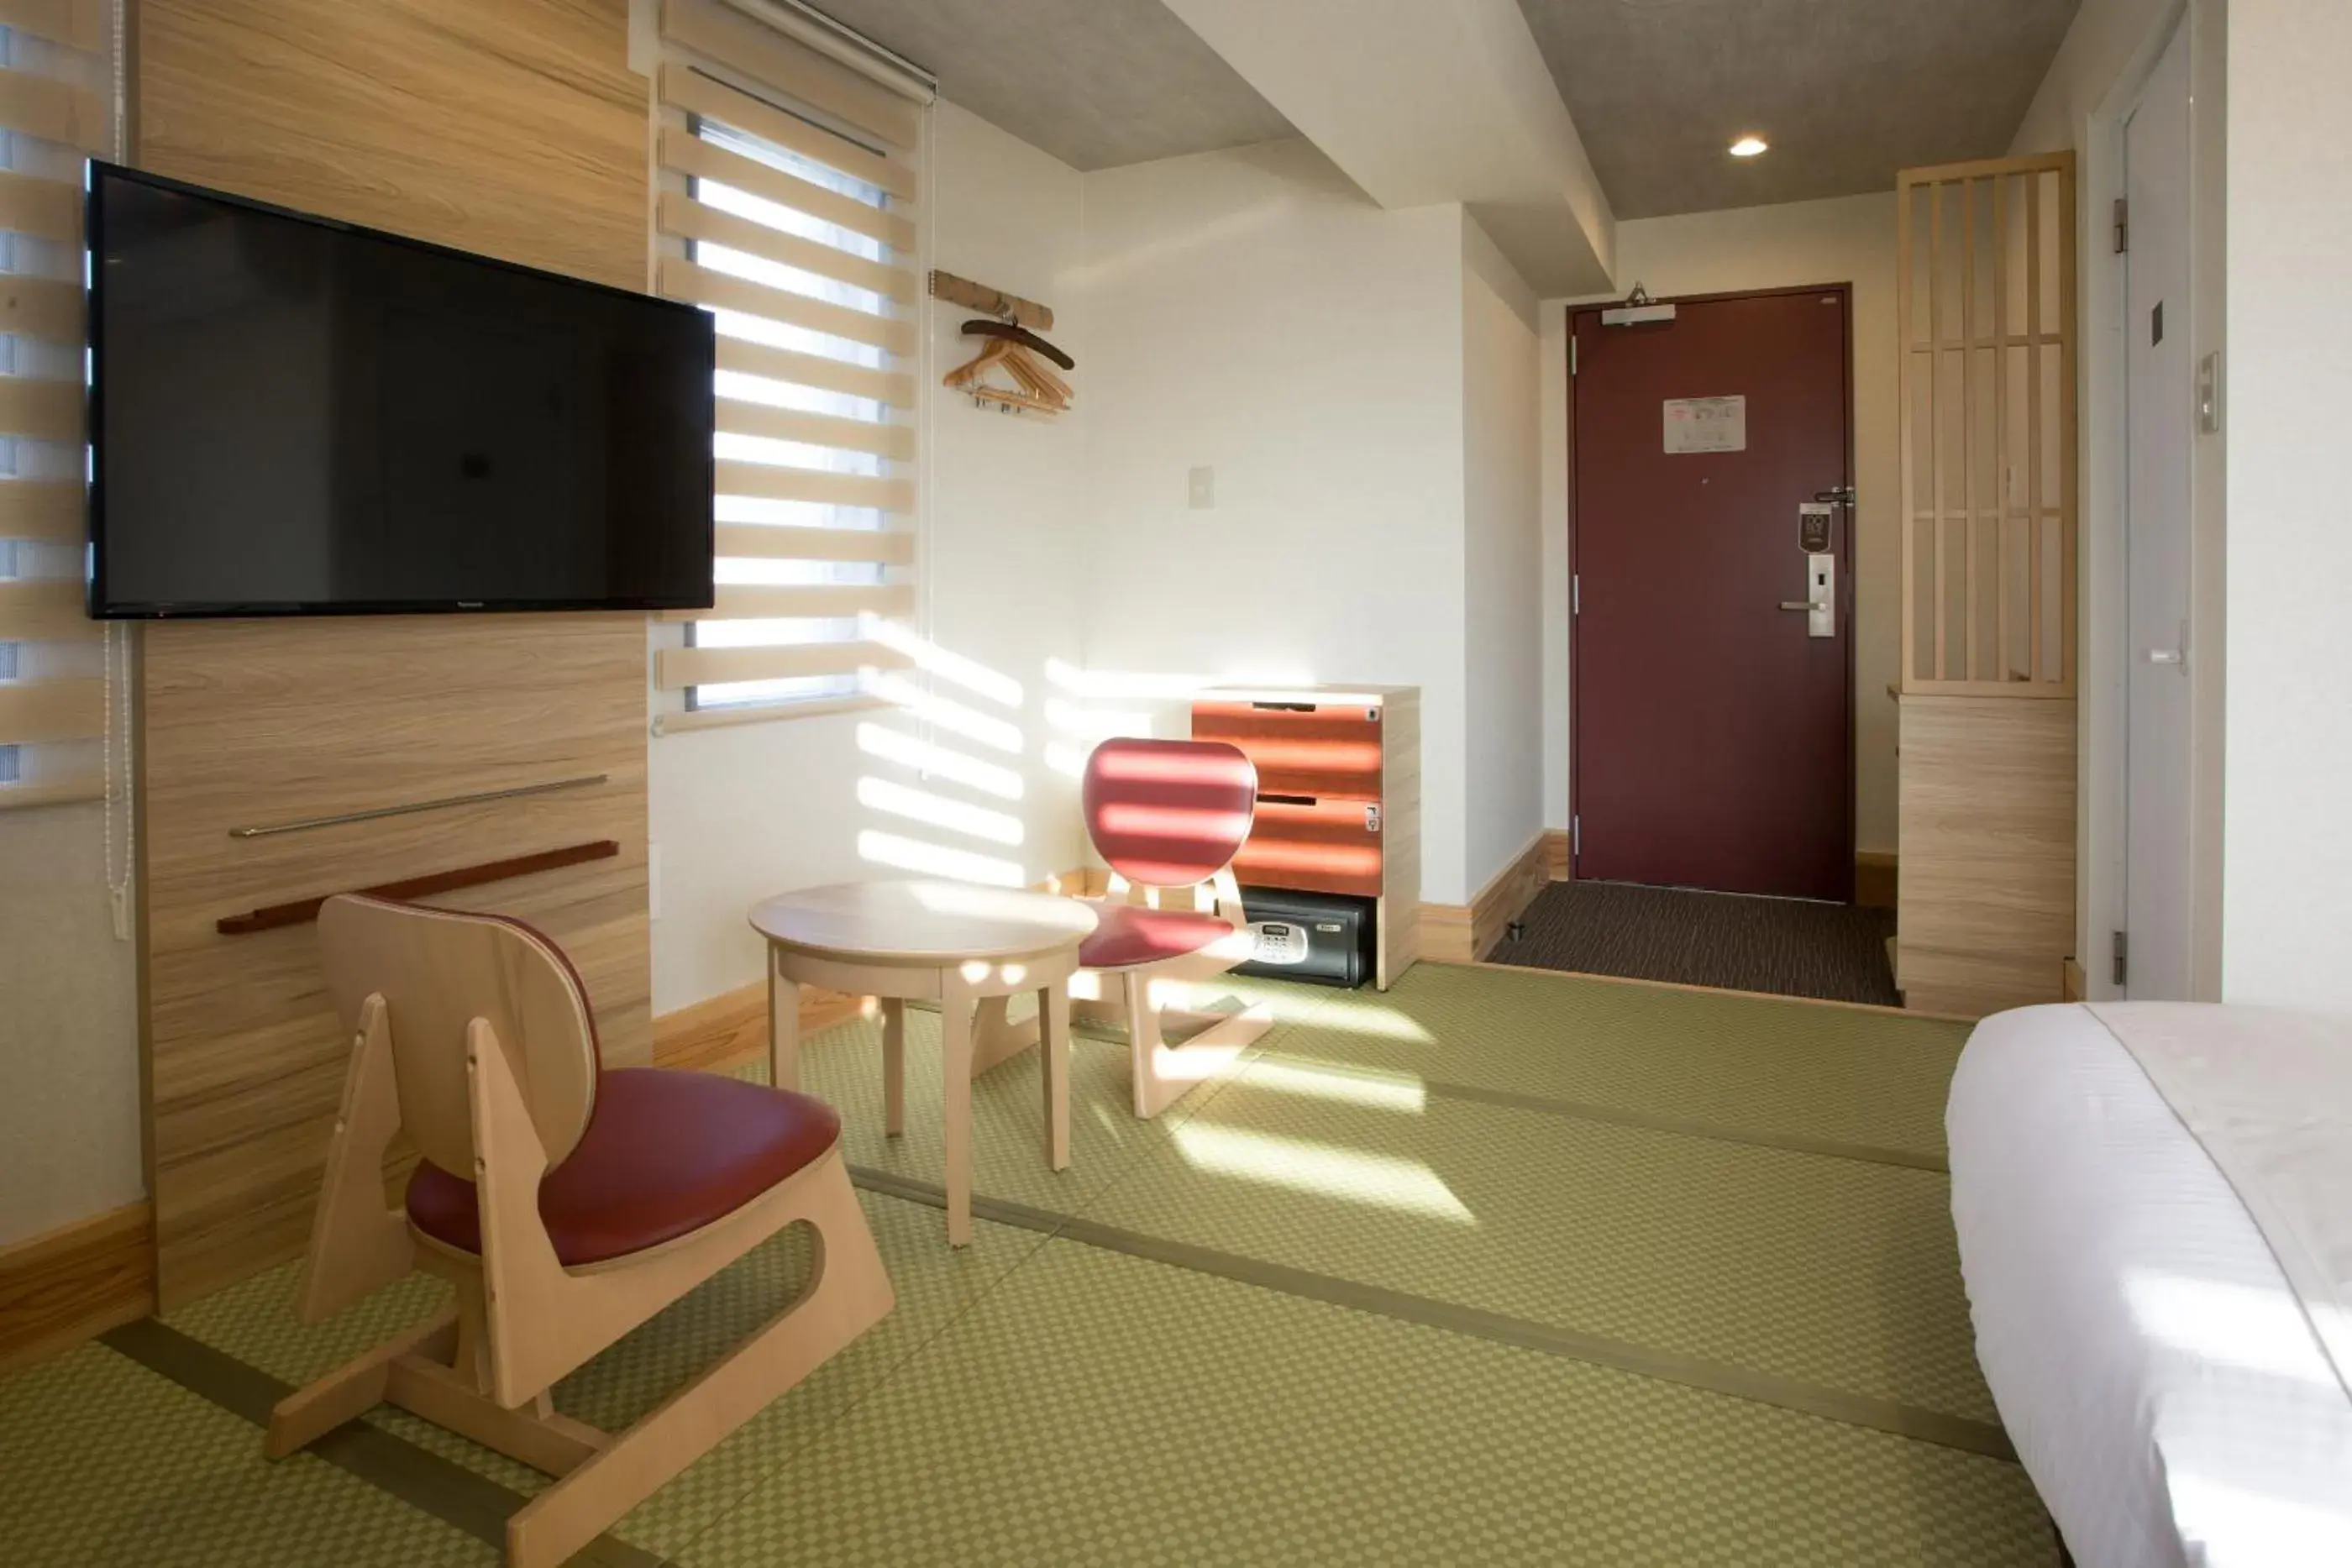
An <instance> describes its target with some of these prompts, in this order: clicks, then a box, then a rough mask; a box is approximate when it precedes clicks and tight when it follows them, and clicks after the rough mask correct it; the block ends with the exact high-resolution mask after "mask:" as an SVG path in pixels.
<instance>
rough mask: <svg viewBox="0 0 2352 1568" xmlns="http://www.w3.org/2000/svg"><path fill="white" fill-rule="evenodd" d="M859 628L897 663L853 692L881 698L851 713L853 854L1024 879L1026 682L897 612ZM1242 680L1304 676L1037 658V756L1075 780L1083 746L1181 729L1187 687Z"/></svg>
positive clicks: (954, 874) (900, 865)
mask: <svg viewBox="0 0 2352 1568" xmlns="http://www.w3.org/2000/svg"><path fill="white" fill-rule="evenodd" d="M861 632H862V633H863V634H864V635H865V636H866V638H867V639H869V640H871V641H872V642H875V643H879V644H881V645H882V646H884V647H887V648H889V649H891V650H892V651H893V652H895V653H899V654H901V655H903V656H904V657H905V659H906V661H907V664H906V666H905V667H904V668H903V669H893V670H876V669H869V670H866V671H865V672H863V673H862V674H861V675H860V688H861V690H863V691H864V692H866V694H867V695H872V696H875V697H877V698H879V699H881V700H882V701H883V702H884V703H886V704H887V705H888V706H887V709H886V710H882V711H879V712H877V715H876V716H874V717H872V718H868V719H860V720H859V721H858V724H857V731H856V737H857V749H858V752H859V754H860V756H861V758H862V759H863V766H862V767H861V768H860V771H859V774H858V778H857V783H856V795H857V803H858V805H859V807H860V808H861V810H863V811H864V812H865V813H866V814H868V815H869V816H870V817H871V818H872V823H873V825H871V826H861V827H860V828H859V830H858V833H857V858H858V859H859V860H860V861H862V862H866V863H867V864H869V865H872V866H875V867H877V868H887V870H890V871H901V872H912V873H918V874H920V875H924V876H938V877H946V878H950V879H952V880H955V881H959V882H971V883H986V884H990V885H994V886H1001V887H1019V886H1022V885H1024V883H1026V882H1027V881H1028V880H1029V877H1028V875H1027V873H1026V872H1024V867H1023V863H1022V861H1021V859H1020V858H1019V856H1020V852H1021V850H1022V848H1023V846H1024V842H1025V840H1026V837H1027V828H1026V826H1025V825H1024V822H1023V821H1022V818H1021V815H1020V805H1021V802H1022V800H1023V798H1024V795H1025V794H1026V793H1027V788H1028V786H1027V782H1026V780H1025V779H1024V778H1023V775H1022V771H1021V758H1022V754H1023V752H1024V750H1025V749H1026V747H1027V744H1028V737H1027V734H1026V730H1025V726H1024V716H1025V714H1026V712H1027V708H1028V703H1029V695H1030V693H1029V690H1028V688H1027V687H1026V686H1024V684H1023V683H1022V682H1021V681H1019V680H1017V679H1015V678H1014V677H1013V676H1011V675H1008V674H1004V673H1003V671H1000V670H995V669H992V668H990V667H989V666H988V665H986V664H982V663H980V662H979V661H977V660H975V659H971V658H968V657H966V656H965V655H963V654H961V653H957V652H955V651H954V650H952V649H950V648H945V647H942V646H940V644H939V643H935V642H932V641H930V640H929V639H927V638H924V637H921V636H919V635H918V634H917V633H915V632H912V631H910V630H908V628H906V627H904V626H901V625H899V624H898V623H896V622H887V621H882V620H880V619H878V618H872V619H869V620H868V621H867V622H866V625H864V626H863V627H862V628H861ZM1243 680H1246V681H1247V682H1249V683H1250V684H1252V685H1265V684H1274V685H1297V686H1306V685H1313V684H1314V682H1313V677H1312V676H1311V674H1305V673H1301V672H1295V671H1294V672H1284V673H1282V674H1277V675H1275V676H1272V677H1268V676H1266V675H1265V674H1250V675H1246V676H1241V675H1204V674H1156V673H1141V672H1132V671H1098V670H1084V669H1080V668H1078V667H1077V666H1076V665H1074V664H1068V663H1066V662H1065V661H1063V660H1060V659H1048V660H1047V661H1045V686H1046V695H1045V697H1044V698H1043V701H1042V703H1041V704H1040V710H1039V711H1040V713H1041V715H1042V716H1043V718H1044V720H1045V736H1044V741H1043V760H1044V761H1045V766H1046V767H1047V768H1051V769H1052V770H1053V771H1055V772H1056V773H1059V774H1061V775H1063V776H1064V777H1066V778H1068V779H1077V778H1078V777H1079V776H1080V775H1081V774H1083V773H1084V772H1085V770H1086V763H1087V756H1088V754H1090V753H1091V752H1092V751H1093V750H1094V748H1095V747H1096V746H1097V744H1099V743H1100V742H1102V741H1104V740H1107V739H1108V738H1110V737H1113V736H1146V737H1149V736H1162V737H1182V736H1184V735H1187V734H1189V733H1190V730H1191V719H1190V711H1189V705H1190V703H1191V700H1192V696H1193V695H1194V694H1196V693H1198V692H1201V691H1204V690H1207V689H1209V688H1212V687H1214V686H1219V685H1233V684H1234V683H1235V682H1236V681H1243ZM1056 869H1066V868H1056Z"/></svg>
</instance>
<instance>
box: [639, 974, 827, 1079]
mask: <svg viewBox="0 0 2352 1568" xmlns="http://www.w3.org/2000/svg"><path fill="white" fill-rule="evenodd" d="M864 1005H865V1004H864V999H863V998H858V997H845V996H843V995H841V994H840V993H839V992H837V991H822V990H819V989H817V988H815V987H814V986H803V987H802V988H801V1033H802V1035H803V1036H807V1035H811V1034H814V1033H815V1032H816V1031H817V1030H824V1029H831V1028H832V1027H833V1026H834V1025H835V1024H837V1023H844V1022H846V1021H847V1020H849V1019H854V1018H856V1016H857V1014H858V1010H859V1009H860V1008H862V1007H863V1006H864ZM767 1049H768V988H767V985H766V983H765V982H764V981H763V982H761V983H758V984H755V985H749V986H745V987H744V988H742V989H741V990H740V991H724V992H721V993H720V994H719V995H718V996H715V997H712V998H710V999H709V1001H702V1002H697V1003H695V1004H694V1005H693V1006H692V1007H690V1008H680V1009H677V1011H676V1012H674V1013H664V1014H663V1015H662V1016H661V1017H659V1018H657V1019H654V1065H655V1066H656V1067H692V1068H700V1069H704V1070H715V1069H718V1068H722V1067H732V1066H734V1065H735V1064H736V1063H737V1062H740V1061H751V1059H752V1058H753V1057H756V1056H758V1055H759V1054H760V1053H761V1051H766V1050H767Z"/></svg>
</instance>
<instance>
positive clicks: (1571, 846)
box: [1568, 817, 1584, 865]
mask: <svg viewBox="0 0 2352 1568" xmlns="http://www.w3.org/2000/svg"><path fill="white" fill-rule="evenodd" d="M1583 852H1584V819H1583V818H1582V817H1570V819H1569V820H1568V861H1569V864H1570V865H1574V864H1575V863H1576V857H1577V856H1579V855H1580V854H1582V853H1583Z"/></svg>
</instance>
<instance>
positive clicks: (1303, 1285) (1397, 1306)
mask: <svg viewBox="0 0 2352 1568" xmlns="http://www.w3.org/2000/svg"><path fill="white" fill-rule="evenodd" d="M849 1175H850V1179H851V1180H852V1181H854V1182H856V1184H857V1185H858V1186H862V1187H865V1188H866V1189H867V1190H868V1191H872V1192H878V1193H882V1194H884V1195H886V1196H887V1197H898V1198H905V1199H908V1200H910V1201H912V1202H916V1203H923V1204H929V1205H930V1206H931V1207H935V1208H943V1207H946V1205H947V1195H946V1193H945V1192H944V1191H942V1190H941V1189H940V1187H939V1186H936V1185H934V1184H932V1183H930V1182H927V1181H920V1180H918V1179H916V1178H913V1177H910V1176H899V1175H897V1174H895V1173H893V1172H889V1171H879V1170H875V1169H872V1168H870V1167H867V1166H850V1168H849ZM971 1212H972V1214H973V1216H974V1217H975V1218H981V1219H987V1220H992V1221H994V1222H995V1223H997V1224H999V1225H1013V1226H1018V1227H1020V1228H1023V1229H1024V1230H1032V1231H1036V1232H1039V1233H1041V1234H1044V1235H1047V1236H1056V1237H1060V1238H1062V1239H1066V1240H1070V1241H1077V1242H1083V1243H1084V1244H1086V1245H1087V1246H1089V1247H1099V1248H1102V1249H1105V1250H1107V1251H1112V1252H1122V1253H1125V1254H1127V1255H1128V1256H1129V1257H1133V1258H1142V1259H1146V1260H1150V1261H1151V1262H1155V1263H1166V1264H1169V1265H1171V1266H1172V1267H1175V1268H1179V1269H1190V1270H1194V1271H1195V1272H1198V1273H1203V1274H1213V1275H1215V1276H1217V1277H1218V1278H1220V1279H1224V1280H1233V1281H1238V1282H1239V1283H1242V1284H1245V1285H1256V1286H1259V1287H1261V1288H1263V1289H1265V1290H1269V1291H1282V1292H1283V1293H1285V1294H1286V1295H1292V1296H1302V1297H1305V1298H1307V1299H1308V1300H1310V1301H1324V1302H1328V1303H1329V1304H1330V1305H1333V1306H1339V1307H1348V1308H1351V1309H1353V1310H1355V1311H1357V1312H1374V1313H1378V1314H1379V1315H1380V1316H1382V1317H1388V1318H1395V1319H1398V1320H1400V1321H1402V1322H1412V1323H1419V1324H1422V1325H1423V1326H1424V1327H1428V1328H1438V1329H1445V1330H1449V1331H1451V1332H1453V1333H1464V1334H1470V1335H1474V1336H1475V1337H1477V1338H1480V1339H1487V1340H1493V1341H1496V1342H1497V1343H1503V1344H1513V1345H1517V1346H1519V1347H1521V1348H1522V1349H1526V1350H1538V1351H1542V1352H1544V1353H1546V1354H1550V1355H1559V1356H1564V1357H1567V1358H1568V1359H1570V1360H1573V1361H1582V1362H1590V1363H1591V1364H1594V1365H1598V1366H1606V1367H1611V1368H1613V1369H1614V1370H1616V1371H1619V1372H1630V1373H1633V1374H1636V1375H1640V1376H1643V1377H1654V1378H1657V1379H1659V1380H1661V1381H1663V1382H1667V1383H1679V1384H1682V1385H1685V1386H1687V1387H1692V1388H1699V1389H1704V1390H1706V1392H1708V1393H1710V1394H1721V1395H1725V1396H1728V1397H1731V1398H1734V1399H1746V1400H1750V1401H1753V1402H1755V1403H1758V1404H1762V1405H1771V1406H1777V1407H1779V1408H1780V1409H1783V1410H1794V1411H1799V1412H1801V1413H1802V1414H1805V1415H1808V1416H1821V1417H1823V1418H1824V1419H1827V1420H1832V1421H1841V1422H1843V1423H1845V1424H1846V1425H1847V1426H1851V1427H1870V1428H1871V1429H1873V1430H1874V1431H1880V1432H1888V1433H1892V1434H1894V1435H1895V1436H1896V1437H1910V1438H1914V1439H1916V1440H1917V1441H1919V1442H1923V1443H1934V1444H1937V1445H1938V1446H1940V1447H1943V1448H1958V1449H1961V1450H1963V1451H1965V1452H1968V1453H1971V1454H1982V1455H1984V1456H1986V1457H1987V1458H1996V1459H2006V1460H2010V1461H2011V1462H2014V1461H2015V1460H2016V1458H2017V1450H2016V1449H2015V1448H2013V1447H2011V1444H2010V1440H2009V1435H2008V1434H2007V1433H2006V1432H2004V1431H2002V1430H2001V1429H2000V1427H1998V1426H1995V1425H1994V1424H1992V1423H1991V1422H1989V1421H1972V1420H1969V1419H1967V1418H1966V1417H1964V1416H1948V1415H1945V1414H1944V1413H1943V1412H1941V1411H1938V1410H1927V1409H1922V1408H1921V1407H1919V1406H1914V1405H1903V1404H1898V1403H1896V1402H1895V1401H1894V1400H1889V1399H1874V1398H1870V1397H1867V1396H1863V1395H1857V1394H1847V1393H1844V1392H1843V1391H1841V1390H1838V1389H1834V1388H1822V1387H1820V1386H1817V1385H1812V1384H1808V1383H1801V1382H1798V1381H1796V1380H1795V1379H1793V1378H1786V1377H1776V1376H1774V1375H1770V1374H1769V1373H1761V1372H1753V1371H1750V1370H1748V1368H1746V1367H1739V1366H1729V1365H1726V1364H1722V1363H1719V1362H1710V1361H1705V1360H1701V1359H1700V1358H1698V1357H1696V1356H1687V1355H1682V1354H1676V1353H1675V1352H1672V1351H1664V1350H1657V1349H1654V1348H1652V1347H1650V1346H1647V1345H1640V1344H1634V1343H1631V1342H1628V1341H1624V1340H1615V1339H1608V1338H1604V1337H1602V1336H1601V1335H1599V1334H1588V1333H1576V1332H1575V1331H1573V1330H1570V1329H1561V1328H1555V1327H1553V1326H1552V1325H1550V1324H1549V1323H1539V1322H1531V1321H1529V1320H1528V1319H1525V1318H1514V1317H1507V1316H1505V1315H1504V1314H1503V1313H1500V1312H1484V1311H1481V1310H1480V1309H1478V1308H1475V1307H1465V1306H1462V1305H1459V1304H1457V1303H1455V1302H1452V1301H1437V1300H1435V1299H1433V1298H1432V1297H1428V1296H1416V1295H1412V1294H1411V1293H1409V1292H1407V1291H1392V1290H1390V1289H1388V1288H1386V1287H1385V1286H1381V1285H1368V1284H1364V1283H1362V1282H1361V1281H1355V1280H1343V1279H1340V1278H1339V1277H1338V1276H1336V1275H1332V1274H1318V1273H1315V1272H1313V1271H1311V1270H1306V1269H1293V1268H1291V1267H1289V1266H1288V1265H1286V1264H1282V1263H1269V1262H1266V1261H1265V1260H1261V1259H1256V1258H1244V1257H1242V1256H1240V1255H1238V1254H1235V1253H1232V1252H1222V1251H1218V1250H1216V1249H1212V1248H1207V1247H1198V1246H1194V1245H1192V1243H1190V1242H1184V1241H1171V1240H1168V1239H1165V1238H1162V1237H1157V1236H1148V1235H1145V1234H1144V1233H1142V1232H1141V1231H1136V1230H1125V1229H1121V1228H1118V1227H1116V1226H1110V1225H1103V1224H1100V1223H1098V1222H1097V1221H1095V1220H1090V1219H1086V1218H1081V1217H1079V1216H1077V1215H1072V1214H1059V1213H1055V1212H1054V1211H1053V1210H1051V1209H1043V1208H1033V1207H1030V1206H1029V1205H1027V1204H1022V1203H1011V1202H1007V1201H1005V1200H1004V1199H1003V1198H992V1197H982V1196H978V1195H975V1196H974V1197H973V1198H972V1200H971Z"/></svg>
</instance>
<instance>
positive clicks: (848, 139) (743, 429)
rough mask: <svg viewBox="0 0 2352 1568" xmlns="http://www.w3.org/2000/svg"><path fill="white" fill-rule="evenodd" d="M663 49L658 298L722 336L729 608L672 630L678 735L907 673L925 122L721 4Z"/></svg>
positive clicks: (722, 503)
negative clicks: (895, 670)
mask: <svg viewBox="0 0 2352 1568" xmlns="http://www.w3.org/2000/svg"><path fill="white" fill-rule="evenodd" d="M661 38H662V59H661V63H660V66H659V68H658V77H657V78H656V115H657V117H658V123H657V125H656V130H655V141H656V183H657V189H656V193H655V196H654V225H655V230H656V252H657V254H656V261H655V286H656V289H657V290H658V291H659V292H661V293H663V294H667V295H668V296H670V297H672V298H677V299H684V300H687V301H689V302H691V303H693V304H697V305H700V306H702V307H704V308H707V309H709V310H710V311H712V312H713V313H714V314H715V315H716V317H717V324H718V329H719V371H718V394H719V398H718V411H719V412H718V430H719V434H718V453H717V457H718V470H717V475H718V486H717V487H718V495H717V497H716V499H715V505H716V507H717V519H718V554H719V560H718V580H719V591H718V603H717V604H716V606H715V607H714V608H712V609H710V610H707V611H685V612H673V613H672V614H671V615H669V616H668V617H667V618H668V619H670V620H673V621H680V622H686V624H685V627H684V630H683V636H682V639H681V641H680V643H678V644H677V645H675V646H670V645H665V646H663V647H662V648H661V649H660V650H659V651H658V653H656V658H655V683H656V685H657V686H658V687H659V688H660V690H661V691H662V692H663V693H664V694H665V699H664V703H663V709H664V711H663V713H662V715H661V717H660V720H659V727H660V728H661V729H662V730H663V731H665V732H667V731H670V730H674V729H681V728H693V727H701V726H704V725H709V724H714V723H735V722H740V721H743V720H747V719H753V718H761V717H771V716H783V715H788V714H793V713H808V712H821V711H829V710H831V709H833V708H835V707H837V706H841V705H842V704H844V703H845V702H849V701H856V700H858V699H859V697H860V695H861V693H862V692H863V691H864V689H865V687H866V683H867V681H868V679H869V673H870V672H873V671H876V670H880V669H886V668H890V667H894V666H898V665H901V664H906V663H907V662H908V658H907V655H906V654H905V653H901V652H900V651H899V650H898V648H897V647H894V646H893V645H892V642H893V641H894V639H892V638H891V632H890V629H891V628H892V627H893V626H894V625H898V624H900V623H904V622H909V621H911V620H912V619H913V617H914V615H915V612H916V571H917V570H918V564H919V563H918V559H917V549H916V532H915V508H916V486H915V473H916V460H917V456H918V446H917V443H918V439H919V435H918V429H917V424H916V408H917V398H916V385H917V382H916V376H915V375H914V373H913V367H914V362H915V358H916V354H917V349H918V342H917V336H918V331H919V319H918V317H917V314H916V303H917V300H918V298H919V295H920V292H921V288H922V277H921V273H920V270H919V264H918V256H919V252H920V248H921V241H922V226H921V225H922V214H921V211H920V209H919V205H918V204H917V197H918V195H919V193H920V173H921V171H920V167H919V154H920V146H921V141H922V135H923V126H924V116H925V113H926V110H924V109H923V107H922V106H921V105H919V104H918V103H916V102H914V101H913V100H911V99H907V98H904V97H901V96H900V95H898V93H896V92H894V91H892V90H890V89H887V88H886V87H884V86H882V85H880V84H878V83H877V82H875V81H873V80H871V79H869V78H866V77H864V76H862V75H860V74H859V73H858V72H856V71H854V70H851V69H850V68H847V67H845V66H844V65H842V64H840V63H839V62H837V61H835V60H833V59H830V58H828V57H825V56H824V55H823V54H821V53H819V52H817V51H816V50H814V49H813V48H810V47H807V46H805V45H803V44H802V43H800V42H798V41H797V40H795V39H793V38H791V37H786V36H785V35H783V34H782V33H780V32H778V31H776V30H774V29H772V28H770V27H768V26H764V25H763V24H761V22H759V21H758V20H756V19H755V18H753V17H751V16H746V15H744V14H742V13H740V12H738V11H736V10H733V9H731V8H730V7H729V6H727V5H722V4H719V3H718V0H667V3H666V4H665V5H664V6H663V8H662V14H661ZM895 641H898V642H901V643H903V642H904V641H905V639H904V638H898V639H895ZM670 694H675V695H674V696H672V695H670Z"/></svg>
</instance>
